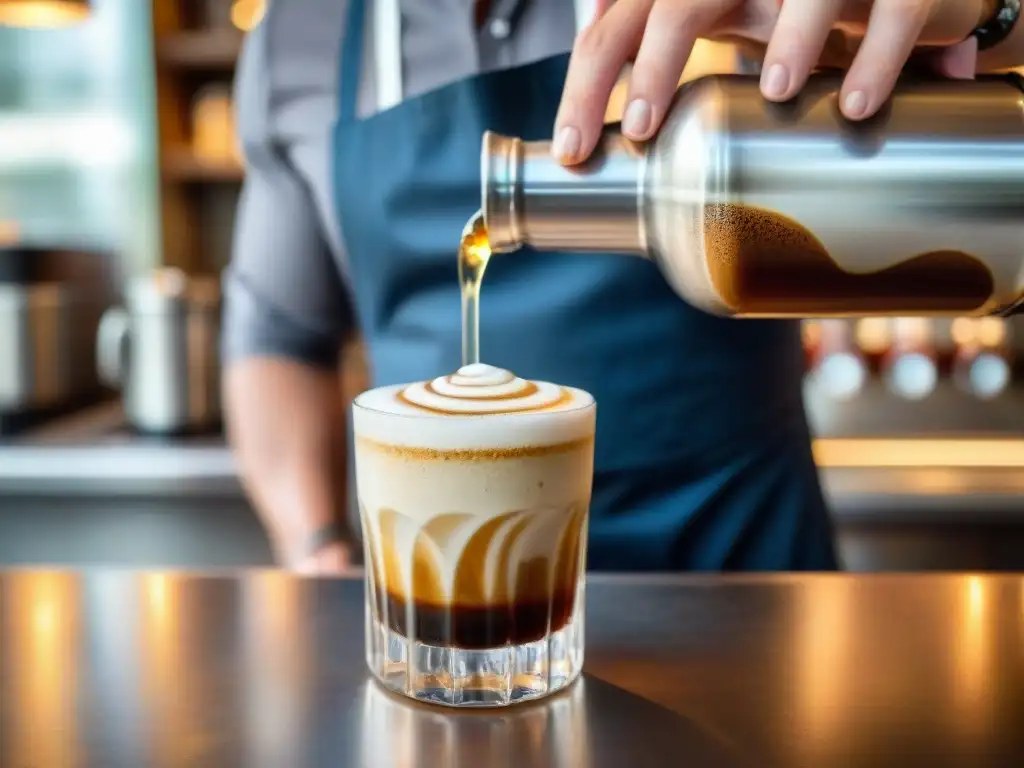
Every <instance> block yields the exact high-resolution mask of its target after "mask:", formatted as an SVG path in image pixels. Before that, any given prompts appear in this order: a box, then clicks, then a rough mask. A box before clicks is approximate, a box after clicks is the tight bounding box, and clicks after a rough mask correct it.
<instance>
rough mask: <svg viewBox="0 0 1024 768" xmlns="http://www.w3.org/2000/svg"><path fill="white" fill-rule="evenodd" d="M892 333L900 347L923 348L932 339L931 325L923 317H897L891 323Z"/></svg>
mask: <svg viewBox="0 0 1024 768" xmlns="http://www.w3.org/2000/svg"><path fill="white" fill-rule="evenodd" d="M893 333H894V334H895V336H896V338H897V339H898V341H899V343H900V344H901V345H902V346H911V347H916V346H925V345H927V344H928V343H929V342H930V341H931V339H932V324H931V321H930V320H928V319H927V318H924V317H899V318H896V320H895V321H893Z"/></svg>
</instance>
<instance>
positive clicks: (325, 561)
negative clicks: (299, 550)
mask: <svg viewBox="0 0 1024 768" xmlns="http://www.w3.org/2000/svg"><path fill="white" fill-rule="evenodd" d="M351 565H352V550H351V549H349V545H348V544H343V543H335V544H328V545H327V546H326V547H323V548H322V549H319V550H317V551H316V552H314V553H313V554H311V555H308V556H306V557H305V558H303V559H302V560H300V561H299V562H298V563H297V564H296V566H295V570H296V571H297V572H298V573H301V574H304V575H307V576H341V575H343V574H345V573H346V572H347V571H348V570H349V568H350V567H351Z"/></svg>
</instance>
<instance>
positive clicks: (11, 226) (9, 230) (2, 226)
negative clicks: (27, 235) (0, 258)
mask: <svg viewBox="0 0 1024 768" xmlns="http://www.w3.org/2000/svg"><path fill="white" fill-rule="evenodd" d="M20 235H21V232H20V228H19V227H18V224H17V223H16V222H13V221H0V247H2V246H5V245H14V244H15V243H17V242H18V239H19V237H20Z"/></svg>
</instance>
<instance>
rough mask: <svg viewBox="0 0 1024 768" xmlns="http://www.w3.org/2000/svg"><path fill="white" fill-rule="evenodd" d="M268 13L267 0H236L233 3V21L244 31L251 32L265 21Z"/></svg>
mask: <svg viewBox="0 0 1024 768" xmlns="http://www.w3.org/2000/svg"><path fill="white" fill-rule="evenodd" d="M266 13H267V2H266V0H235V1H234V3H233V4H232V5H231V23H232V24H234V25H235V26H236V27H238V28H239V29H240V30H242V31H243V32H250V31H252V30H253V29H255V28H256V27H257V26H258V25H259V23H260V22H261V21H263V17H264V16H265V15H266Z"/></svg>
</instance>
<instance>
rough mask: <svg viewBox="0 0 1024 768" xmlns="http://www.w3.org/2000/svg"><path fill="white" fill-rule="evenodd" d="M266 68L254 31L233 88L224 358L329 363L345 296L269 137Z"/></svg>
mask: <svg viewBox="0 0 1024 768" xmlns="http://www.w3.org/2000/svg"><path fill="white" fill-rule="evenodd" d="M267 64H268V62H267V59H266V43H265V33H264V31H263V27H262V25H261V27H257V29H256V30H254V31H253V32H252V33H251V34H250V35H249V37H248V39H247V41H246V46H245V49H244V51H243V54H242V57H241V59H240V61H239V67H238V74H237V78H236V85H235V103H236V109H237V122H238V126H239V135H240V138H241V143H242V148H243V151H244V154H245V161H246V177H245V182H244V184H243V187H242V193H241V197H240V200H239V206H238V213H237V216H236V221H235V233H234V243H233V248H232V256H231V263H230V265H229V267H228V269H227V271H226V273H225V276H224V294H225V314H224V333H223V357H224V360H225V362H226V363H228V364H230V363H231V362H235V361H237V360H239V359H243V358H247V357H267V356H270V357H285V358H289V359H294V360H296V361H299V362H303V363H307V364H309V365H313V366H317V367H334V366H335V365H336V364H337V362H338V354H339V350H340V347H341V344H342V342H343V340H344V338H345V336H346V334H348V333H350V332H351V330H352V328H351V326H352V319H351V318H352V314H351V307H350V302H349V299H348V292H347V289H346V287H345V285H344V283H343V281H342V279H341V276H340V274H339V270H338V266H337V262H336V260H335V258H334V256H335V255H334V254H333V253H332V251H331V247H330V244H329V242H328V238H327V237H326V235H325V227H324V222H323V221H322V220H321V218H320V215H319V213H318V210H317V207H316V204H315V202H314V199H313V196H312V192H311V190H310V189H309V187H308V185H307V184H306V182H305V180H304V179H303V178H302V176H301V174H299V173H298V171H297V170H296V169H295V168H294V167H293V166H292V164H291V162H290V160H289V155H288V148H287V146H284V145H283V144H282V143H281V141H280V139H279V137H278V136H277V135H276V133H275V130H274V120H273V115H272V113H271V105H272V99H271V94H270V81H269V77H268V74H269V69H268V66H267Z"/></svg>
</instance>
